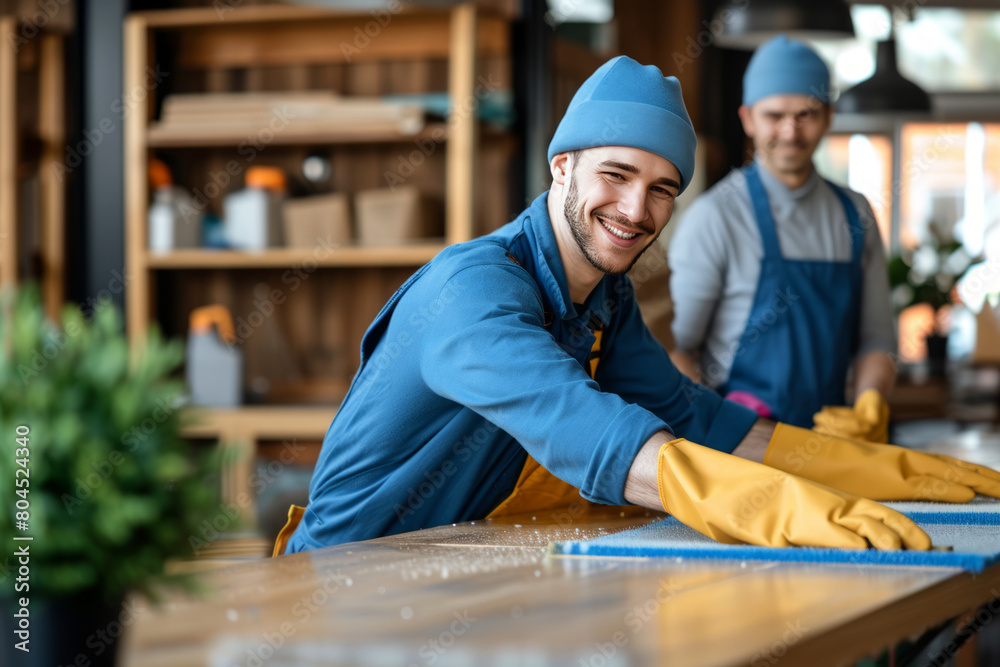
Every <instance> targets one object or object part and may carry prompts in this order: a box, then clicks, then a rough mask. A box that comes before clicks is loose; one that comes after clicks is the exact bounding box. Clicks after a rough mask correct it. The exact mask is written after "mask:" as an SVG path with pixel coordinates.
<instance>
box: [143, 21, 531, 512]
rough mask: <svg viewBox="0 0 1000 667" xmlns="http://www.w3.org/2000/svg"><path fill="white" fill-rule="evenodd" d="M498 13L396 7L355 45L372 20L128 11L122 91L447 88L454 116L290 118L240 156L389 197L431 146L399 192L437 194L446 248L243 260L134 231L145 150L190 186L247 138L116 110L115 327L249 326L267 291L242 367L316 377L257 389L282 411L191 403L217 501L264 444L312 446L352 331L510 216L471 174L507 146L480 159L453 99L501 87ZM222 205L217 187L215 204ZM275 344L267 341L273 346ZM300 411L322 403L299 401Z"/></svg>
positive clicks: (499, 141)
mask: <svg viewBox="0 0 1000 667" xmlns="http://www.w3.org/2000/svg"><path fill="white" fill-rule="evenodd" d="M498 4H499V5H503V4H504V3H497V2H483V1H481V2H466V3H463V4H458V5H455V6H453V7H447V8H414V7H411V6H408V5H405V3H404V5H401V6H400V7H401V10H400V11H398V12H397V13H394V14H391V15H389V16H388V17H385V16H383V17H382V22H381V23H379V22H378V21H376V24H373V25H378V26H380V27H379V29H378V30H379V33H378V34H375V35H369V42H368V43H367V44H357V43H356V41H355V40H357V39H358V32H357V31H356V28H359V27H360V28H361V29H362V30H364V29H365V27H366V26H367V27H368V28H369V33H371V32H374V29H372V26H371V25H369V24H370V23H371V22H372V21H373V20H375V18H374V15H373V14H372V13H371V12H367V11H363V10H353V11H346V10H338V9H319V8H305V7H295V6H283V5H267V6H252V7H237V8H233V9H232V10H229V9H228V8H227V11H225V12H224V13H222V14H220V13H219V12H218V11H217V9H216V8H214V7H206V8H203V9H201V8H197V9H177V10H163V11H148V12H137V13H133V14H130V15H129V16H128V17H127V18H126V20H125V24H124V44H125V46H124V49H125V51H124V53H125V58H124V60H125V72H124V85H125V91H126V94H128V91H140V90H145V91H149V90H150V76H151V74H150V73H151V72H153V73H156V72H164V73H165V75H161V79H163V80H164V81H168V82H169V84H165V87H167V88H169V90H170V92H171V93H181V94H192V93H194V94H197V93H228V92H238V91H250V92H264V91H266V92H268V93H270V94H274V93H276V92H279V91H281V90H288V91H289V92H303V91H318V90H326V91H329V90H332V91H333V92H336V93H338V94H341V95H345V96H350V95H354V94H357V95H363V96H378V95H381V94H413V93H420V92H435V91H440V90H441V89H446V90H447V93H448V96H449V99H450V100H451V101H452V112H451V115H450V116H449V117H447V118H445V119H443V120H442V121H434V122H430V123H428V124H426V125H425V127H424V128H423V129H422V130H421V131H420V132H419V133H417V134H414V135H408V134H404V133H401V132H351V131H342V130H339V129H337V128H332V129H325V130H323V131H319V132H317V131H315V128H313V129H310V130H305V131H300V130H299V129H296V127H295V126H294V124H292V125H290V126H289V127H287V128H285V129H284V130H283V131H282V132H280V133H275V134H274V136H273V138H271V139H270V140H269V142H268V144H267V146H266V148H265V149H264V150H263V151H262V152H261V157H258V158H256V161H254V162H253V164H255V165H256V164H272V163H274V164H275V166H283V164H282V162H281V161H282V160H285V161H286V162H288V163H290V162H291V161H292V159H293V158H297V157H298V156H299V153H296V152H295V151H299V150H302V151H304V150H310V151H316V150H328V151H331V152H332V154H333V156H334V157H335V158H336V157H338V156H340V157H339V159H340V162H337V161H336V160H333V164H334V168H333V172H334V173H333V180H334V181H337V180H338V178H339V180H340V184H338V189H341V190H344V188H343V187H342V186H343V183H345V182H347V183H349V185H348V186H347V187H346V191H348V192H350V191H352V190H353V189H355V188H356V189H363V188H368V187H379V182H381V187H386V184H385V182H384V177H383V174H384V173H385V171H386V170H387V169H391V168H393V165H394V164H395V162H394V160H395V159H396V158H397V156H398V157H399V158H400V159H402V156H403V155H409V154H410V153H411V152H412V151H413V150H414V148H415V147H416V146H420V145H423V146H428V145H432V146H433V151H432V152H433V153H434V154H433V155H428V156H427V166H424V167H421V171H419V173H416V174H415V175H414V176H413V177H412V179H411V180H410V181H408V183H410V182H412V183H413V184H414V185H417V186H418V187H419V188H420V189H421V190H422V191H424V192H426V193H428V195H430V196H434V197H435V198H440V200H441V202H442V204H443V206H442V208H443V211H444V220H443V234H444V236H443V238H426V239H421V240H418V241H414V242H408V243H400V244H395V245H387V246H371V245H361V244H357V243H347V244H340V245H336V246H333V247H322V248H320V247H316V248H272V249H268V250H266V251H262V252H253V253H251V252H241V251H236V250H210V249H200V248H199V249H184V250H176V251H172V252H168V253H151V252H149V250H148V241H147V229H146V225H147V222H146V220H147V217H146V216H147V209H148V206H149V203H150V197H151V194H150V192H149V188H148V185H147V181H146V165H147V164H148V161H149V160H150V158H151V157H154V156H157V157H162V156H164V155H166V156H169V157H170V158H173V159H174V160H175V162H176V164H178V165H180V171H181V173H180V178H178V177H177V174H176V173H175V180H176V181H177V182H179V183H182V184H183V183H184V182H185V177H187V181H188V182H189V184H190V182H191V181H194V182H196V183H206V182H207V181H208V179H207V176H206V175H207V174H208V173H209V170H210V169H211V168H212V167H213V166H214V165H220V164H224V163H225V161H226V160H227V159H230V158H231V157H232V152H233V151H235V149H236V148H237V146H239V145H240V144H241V142H243V141H245V140H246V138H247V137H246V133H245V132H244V131H243V130H242V129H241V130H239V131H236V130H232V131H221V132H214V131H213V132H206V131H204V130H199V129H198V128H189V129H180V130H179V129H177V128H176V127H169V126H164V125H161V124H160V123H159V122H158V118H157V104H158V102H159V101H160V100H161V99H162V97H163V94H162V91H159V90H156V89H155V87H154V90H152V91H151V92H149V94H148V95H147V96H145V98H144V99H143V100H142V101H140V102H139V103H138V104H137V105H136V106H135V108H130V113H129V114H127V115H126V117H125V179H126V181H125V216H126V222H125V251H126V271H127V275H128V276H129V283H128V289H127V293H126V311H127V312H126V323H127V330H128V334H129V337H130V340H131V341H132V344H133V348H136V347H137V346H138V345H140V344H141V343H140V341H141V340H142V339H143V337H144V334H145V332H146V331H147V329H148V328H149V326H150V324H151V323H153V322H156V323H158V324H159V325H160V327H161V328H162V329H164V330H165V331H166V332H167V334H168V335H184V334H186V328H187V326H186V325H187V322H186V319H185V318H186V315H187V313H189V312H190V309H191V308H193V307H196V306H198V305H204V304H205V303H219V302H221V303H224V304H225V305H227V306H229V307H230V310H231V311H232V312H233V315H234V318H237V317H238V316H242V315H246V317H247V319H250V315H251V314H252V313H251V312H250V311H251V304H255V303H257V302H258V301H257V300H259V297H258V296H255V295H257V294H259V289H261V288H262V285H263V286H265V287H267V289H268V290H271V292H274V291H275V290H277V291H278V292H280V293H281V295H282V299H283V300H284V298H285V297H287V302H285V301H283V304H284V305H281V306H279V307H278V308H277V309H276V315H274V316H273V317H270V318H269V319H267V321H266V322H265V323H264V324H263V326H262V327H261V328H260V332H257V331H255V332H254V334H253V337H251V338H250V339H249V340H248V343H247V345H246V346H245V347H244V352H245V353H246V354H245V357H246V358H247V359H248V361H249V362H253V363H256V364H257V365H258V366H259V367H263V366H265V365H267V364H270V367H271V368H272V369H277V370H276V371H275V372H278V371H280V370H281V363H283V362H281V361H280V360H281V359H284V358H286V357H287V358H293V357H294V358H302V359H306V360H307V361H306V362H304V363H303V364H302V365H303V366H308V370H310V371H311V370H313V369H314V368H315V367H316V366H322V369H323V370H322V371H317V374H318V377H317V376H310V377H299V376H296V375H295V373H293V372H290V373H289V377H273V378H270V379H271V380H272V381H271V382H269V383H265V384H269V387H270V390H269V391H270V394H268V396H269V397H276V398H274V400H281V401H286V400H287V401H291V403H288V404H284V405H263V406H248V407H245V408H240V409H237V410H200V411H199V413H198V414H199V419H201V420H202V421H201V425H198V426H192V427H190V428H188V430H187V432H186V434H187V435H188V437H191V438H209V439H218V440H220V442H224V443H227V444H226V445H225V446H226V447H229V448H230V449H231V451H232V453H233V454H232V456H230V457H227V459H229V460H230V461H231V463H230V465H229V467H228V469H227V472H226V475H225V478H224V483H223V487H224V489H223V490H224V495H225V496H226V497H227V499H229V500H231V501H232V500H234V499H236V498H237V497H238V496H239V494H240V493H242V492H247V480H248V478H249V476H250V474H251V471H252V466H253V455H254V451H255V448H256V444H257V443H258V442H260V441H261V440H268V439H275V438H277V439H282V438H290V437H297V438H300V439H306V440H312V441H321V440H322V438H323V436H324V434H325V432H326V430H327V428H328V426H329V424H330V420H331V419H332V417H333V414H334V412H335V410H336V407H337V400H338V399H337V398H336V396H342V393H343V391H346V388H347V386H348V384H349V382H350V378H351V376H352V375H353V372H354V370H355V368H356V366H357V359H358V354H359V348H360V342H361V336H362V335H363V333H364V330H365V329H366V328H367V326H368V324H369V323H370V321H371V319H372V318H373V317H374V315H375V314H376V313H377V312H378V310H379V309H380V308H381V306H382V304H383V303H384V302H385V300H386V299H387V298H388V297H389V296H390V295H391V294H392V292H393V291H394V290H395V289H396V287H397V286H398V285H399V284H401V283H402V282H403V281H404V280H405V278H406V277H407V275H409V274H410V273H412V271H413V270H415V269H416V268H417V267H419V266H420V265H422V264H424V263H426V262H427V261H429V260H430V259H431V258H432V257H433V256H434V255H435V254H437V253H438V252H440V251H441V250H442V249H443V248H444V247H445V246H446V245H448V244H452V243H458V242H461V241H466V240H468V239H471V238H473V236H475V235H477V234H478V233H482V232H483V231H486V230H484V229H483V225H482V221H481V219H480V218H482V217H483V216H482V213H483V212H484V211H486V212H489V213H490V214H491V215H493V216H495V217H497V219H498V221H499V223H500V224H502V223H503V222H506V217H505V216H506V212H505V211H503V210H497V209H498V207H497V206H496V204H495V201H496V199H497V197H498V196H499V195H498V194H497V193H498V192H500V193H502V192H504V191H505V188H506V187H507V186H506V181H505V180H502V181H499V182H498V179H496V178H495V177H494V176H493V175H490V180H489V182H490V184H491V188H489V189H487V188H483V189H482V190H479V189H478V188H477V179H478V178H479V177H480V167H481V165H484V164H485V165H486V169H492V170H493V171H494V172H496V171H497V169H498V165H499V166H500V167H504V166H505V160H506V159H509V158H506V156H505V155H504V154H503V151H508V152H509V150H510V146H511V143H512V142H511V140H510V138H509V137H507V136H506V135H505V133H503V132H502V131H496V130H490V131H488V132H486V133H484V134H485V136H486V137H487V139H486V141H488V142H491V143H492V144H495V145H496V146H497V148H496V150H495V151H494V153H493V154H490V157H484V154H488V152H484V151H483V150H481V145H482V144H481V139H480V135H481V127H480V122H479V121H478V120H477V119H476V116H475V113H474V111H470V109H469V105H468V104H465V103H466V102H475V101H477V100H478V99H479V96H480V95H481V93H482V91H481V90H480V89H481V87H482V83H481V82H482V81H483V80H486V79H487V78H488V79H489V80H490V81H496V80H499V81H501V82H502V83H503V84H504V86H509V85H510V81H509V67H510V65H509V57H510V44H509V19H510V16H509V15H507V14H506V13H505V12H504V11H503V10H501V9H500V8H498ZM386 19H388V20H387V22H386ZM345 45H349V46H348V47H345ZM350 47H356V48H350ZM164 54H172V55H170V56H165V55H164ZM158 57H159V58H160V59H161V60H157V58H158ZM484 63H485V70H486V71H484ZM497 63H500V64H499V65H497ZM158 68H159V69H158ZM491 68H492V69H491ZM497 71H499V72H500V73H501V75H499V76H498V75H497ZM487 75H488V77H487ZM372 81H376V82H377V83H375V84H373V83H372ZM317 147H320V148H317ZM322 147H325V148H322ZM246 166H249V163H248V164H247V165H246ZM185 170H187V171H185ZM504 178H506V176H505V177H504ZM365 179H367V180H365ZM239 187H242V180H241V178H240V177H239V176H237V177H236V178H234V179H233V182H232V183H230V184H229V188H230V189H236V188H239ZM222 194H224V193H222ZM490 197H492V199H490ZM219 199H221V195H220V197H218V198H217V199H216V200H215V201H213V202H212V203H211V204H210V206H211V205H216V204H217V203H218V200H219ZM474 218H476V219H475V220H474ZM490 226H493V227H495V226H499V225H498V224H495V223H491V225H490ZM293 271H294V272H296V275H297V276H298V277H297V278H294V280H295V282H294V283H292V282H291V279H290V278H289V276H290V272H293ZM265 292H266V290H265ZM255 299H257V300H255ZM265 330H266V331H265ZM265 339H266V341H270V342H265ZM272 343H273V344H274V345H277V346H278V347H276V348H274V349H272V348H271V347H268V346H269V345H272ZM278 348H280V349H278ZM282 355H285V356H282ZM314 360H315V363H314ZM265 400H268V399H265ZM309 403H313V404H315V403H320V404H319V405H306V406H303V405H302V404H309Z"/></svg>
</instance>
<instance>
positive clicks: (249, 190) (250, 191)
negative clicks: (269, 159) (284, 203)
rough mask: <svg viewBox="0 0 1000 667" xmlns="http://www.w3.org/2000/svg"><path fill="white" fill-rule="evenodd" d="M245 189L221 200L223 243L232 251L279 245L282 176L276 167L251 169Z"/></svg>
mask: <svg viewBox="0 0 1000 667" xmlns="http://www.w3.org/2000/svg"><path fill="white" fill-rule="evenodd" d="M245 180H246V187H245V188H244V189H242V190H237V191H236V192H232V193H230V194H228V195H226V198H225V199H224V200H223V209H224V216H223V217H224V223H223V224H224V226H225V230H226V241H227V242H228V243H229V245H230V246H232V247H233V248H241V249H243V250H263V249H264V248H273V247H276V246H280V245H282V234H281V200H282V199H284V197H285V192H286V189H287V188H286V183H285V174H284V172H282V171H281V170H280V169H278V168H276V167H250V168H249V169H247V173H246V177H245Z"/></svg>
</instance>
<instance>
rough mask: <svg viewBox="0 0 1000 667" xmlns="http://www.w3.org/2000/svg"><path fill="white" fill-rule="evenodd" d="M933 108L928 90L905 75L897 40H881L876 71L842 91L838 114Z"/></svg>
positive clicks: (922, 110) (895, 111)
mask: <svg viewBox="0 0 1000 667" xmlns="http://www.w3.org/2000/svg"><path fill="white" fill-rule="evenodd" d="M930 110H931V98H930V96H929V95H928V94H927V93H926V92H924V89H923V88H921V87H920V86H918V85H917V84H915V83H913V82H912V81H910V80H909V79H907V78H905V77H904V76H903V75H902V74H900V73H899V69H898V68H897V67H896V40H895V39H892V38H890V39H887V40H885V41H884V42H879V43H878V52H877V57H876V59H875V73H874V74H872V75H871V77H870V78H868V79H865V80H864V81H862V82H861V83H859V84H857V85H856V86H854V87H853V88H851V89H849V90H847V91H845V92H844V93H843V94H841V96H840V98H839V99H838V100H837V112H838V113H865V114H878V113H900V112H904V113H905V112H912V113H921V112H928V111H930Z"/></svg>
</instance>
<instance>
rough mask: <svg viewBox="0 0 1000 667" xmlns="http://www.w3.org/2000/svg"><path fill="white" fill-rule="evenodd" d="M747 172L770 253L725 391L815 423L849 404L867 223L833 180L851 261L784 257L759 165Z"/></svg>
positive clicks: (795, 420)
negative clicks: (828, 409)
mask: <svg viewBox="0 0 1000 667" xmlns="http://www.w3.org/2000/svg"><path fill="white" fill-rule="evenodd" d="M744 173H745V175H746V179H747V187H748V188H749V190H750V201H751V202H752V204H753V209H754V215H755V217H756V219H757V227H758V229H759V230H760V236H761V241H762V242H763V246H764V258H763V260H762V261H761V265H760V279H759V280H758V282H757V292H756V294H755V295H754V301H753V307H752V308H751V310H750V316H749V317H748V318H747V325H746V329H745V330H744V331H743V335H742V336H741V337H740V344H739V347H738V348H737V351H736V356H735V359H734V360H733V366H732V370H730V372H729V379H728V380H727V381H726V383H725V385H723V387H722V388H721V393H722V395H723V396H726V395H727V394H729V393H730V392H734V391H735V392H746V393H749V394H752V395H753V396H755V397H756V398H758V399H760V400H761V401H763V402H764V403H766V404H767V406H768V407H769V408H770V411H771V413H772V414H773V415H774V418H775V419H777V420H778V421H782V422H785V423H787V424H793V425H795V426H801V427H803V428H811V427H812V425H813V415H814V414H815V413H816V412H818V411H819V410H820V409H821V408H822V407H823V406H824V405H843V404H844V403H845V397H844V387H845V383H846V376H847V369H848V368H849V367H850V364H851V362H852V359H853V357H854V354H855V352H856V351H857V346H858V320H859V317H858V313H859V312H860V309H861V251H862V249H863V247H864V228H863V227H862V226H861V221H860V219H859V218H858V211H857V208H856V207H855V206H854V204H853V203H852V202H851V200H850V199H848V197H847V194H846V193H845V192H844V191H843V189H841V188H840V187H838V186H836V185H834V184H833V183H830V187H831V188H833V191H834V192H836V193H837V195H838V196H839V198H840V200H841V203H842V204H843V205H844V212H845V213H846V214H847V224H848V231H849V233H850V237H851V259H850V261H847V262H827V261H815V260H789V259H785V258H784V257H782V255H781V246H780V244H779V243H778V235H777V232H776V230H775V228H774V217H773V216H772V215H771V206H770V203H769V202H768V199H767V193H766V192H765V191H764V184H763V183H762V182H761V180H760V174H758V173H757V166H756V165H750V166H748V167H746V168H745V169H744Z"/></svg>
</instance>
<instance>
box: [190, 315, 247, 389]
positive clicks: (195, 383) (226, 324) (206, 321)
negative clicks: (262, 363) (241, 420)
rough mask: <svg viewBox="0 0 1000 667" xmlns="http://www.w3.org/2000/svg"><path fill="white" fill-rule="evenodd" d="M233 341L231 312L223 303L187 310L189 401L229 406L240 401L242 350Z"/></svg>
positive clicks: (233, 330)
mask: <svg viewBox="0 0 1000 667" xmlns="http://www.w3.org/2000/svg"><path fill="white" fill-rule="evenodd" d="M236 342H237V341H236V329H235V328H234V327H233V316H232V315H231V314H230V313H229V310H228V309H227V308H226V307H225V306H221V305H212V306H203V307H201V308H195V309H194V310H193V311H191V330H190V333H189V335H188V342H187V382H188V388H189V389H190V390H191V402H192V403H193V404H195V405H204V406H209V407H215V408H231V407H235V406H237V405H240V404H241V403H242V402H243V401H242V394H243V350H241V349H240V348H238V347H236Z"/></svg>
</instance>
